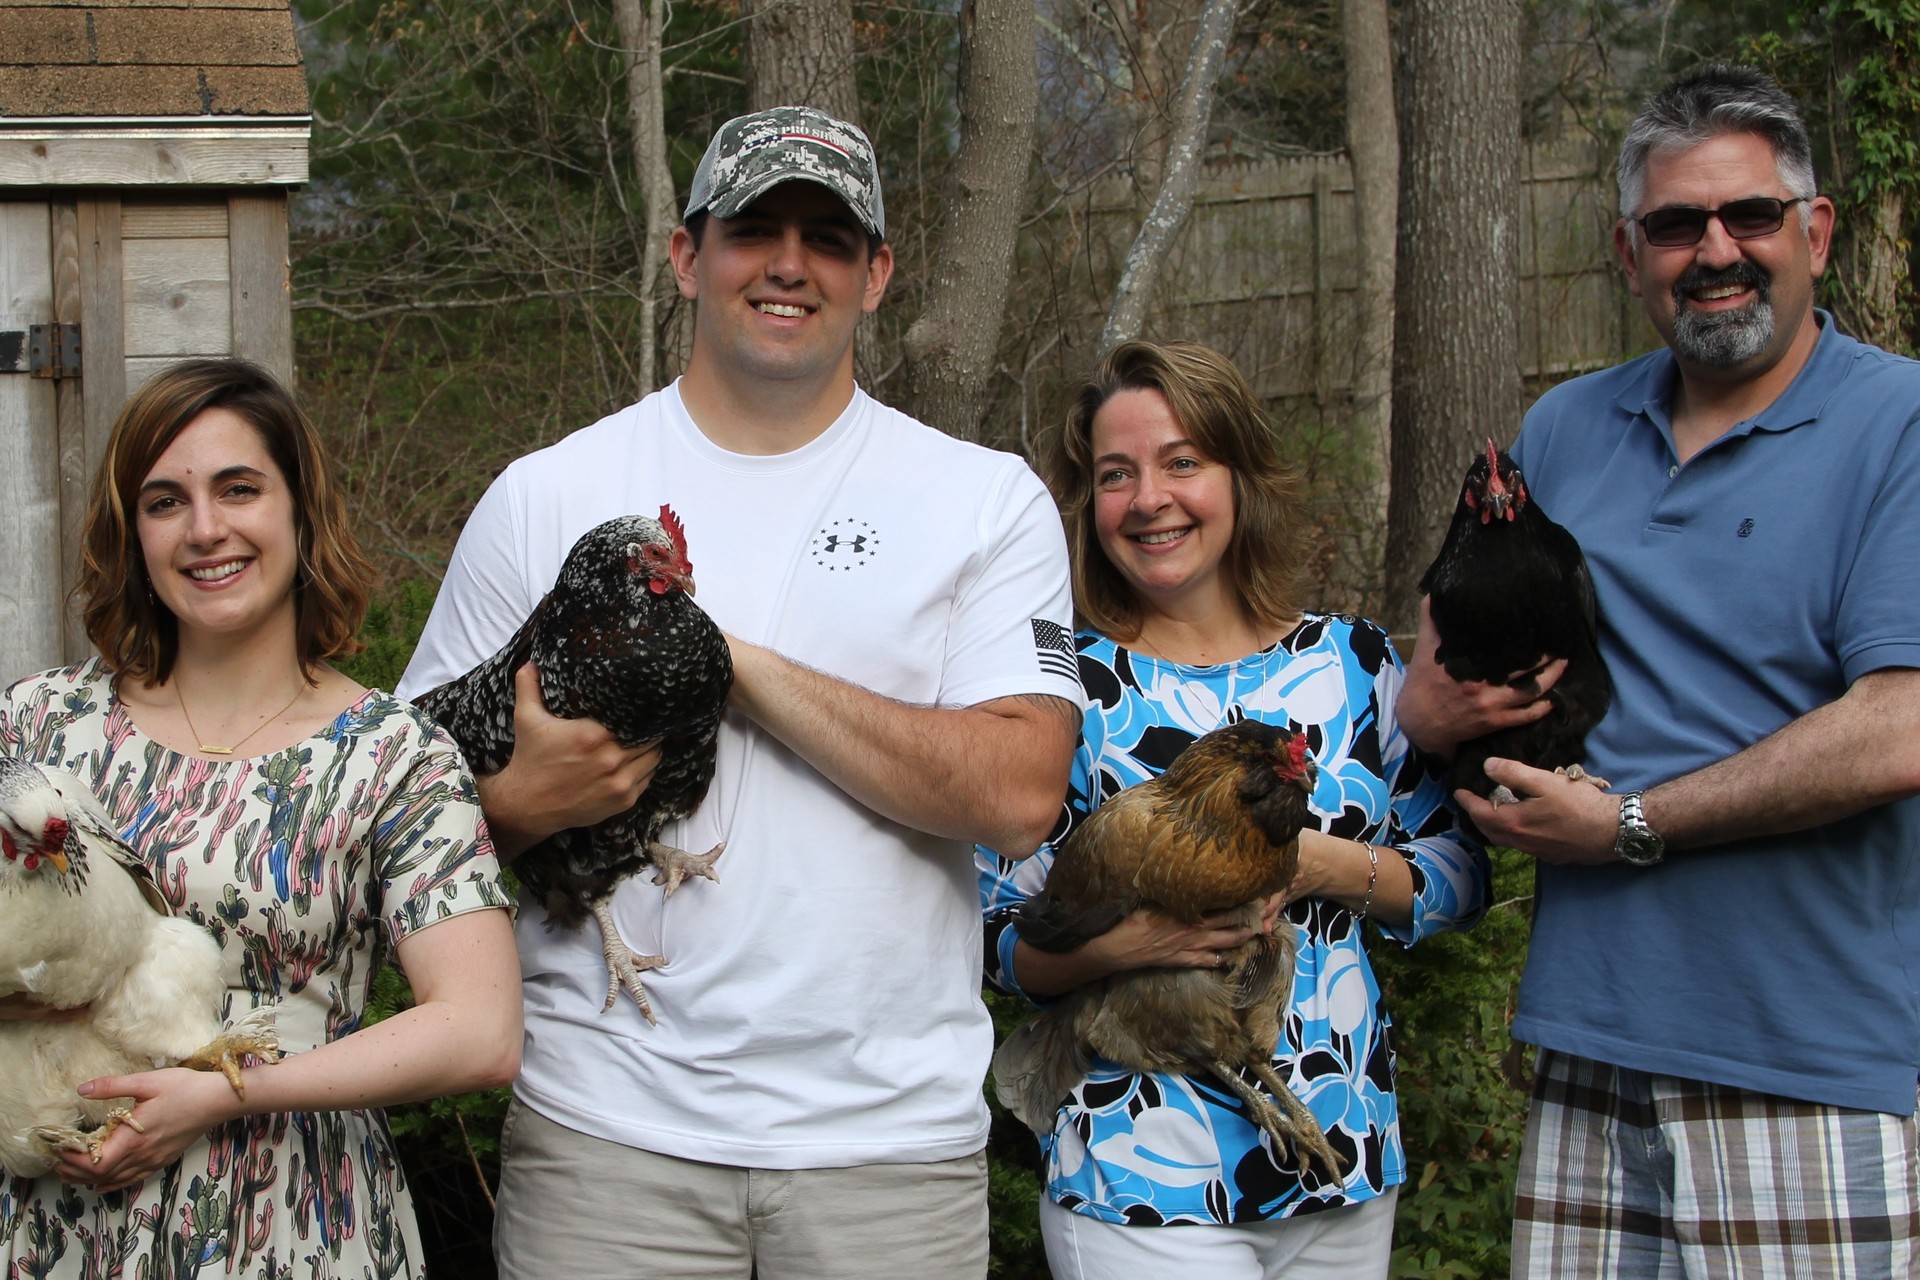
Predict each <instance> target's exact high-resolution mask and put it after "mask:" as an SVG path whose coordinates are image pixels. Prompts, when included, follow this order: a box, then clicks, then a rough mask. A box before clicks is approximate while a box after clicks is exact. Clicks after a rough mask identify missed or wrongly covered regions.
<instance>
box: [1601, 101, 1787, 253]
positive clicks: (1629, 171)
mask: <svg viewBox="0 0 1920 1280" xmlns="http://www.w3.org/2000/svg"><path fill="white" fill-rule="evenodd" d="M1727 133H1752V134H1758V135H1759V136H1760V137H1762V138H1765V139H1766V140H1767V142H1768V143H1769V144H1770V145H1771V146H1772V147H1773V158H1774V163H1775V164H1776V165H1778V166H1779V170H1780V185H1782V186H1784V187H1785V188H1786V189H1787V192H1788V194H1789V195H1792V196H1795V197H1798V198H1799V199H1802V200H1811V199H1812V198H1813V197H1814V195H1815V194H1816V193H1817V192H1818V190H1819V188H1818V187H1817V186H1816V185H1815V183H1814V180H1813V143H1812V141H1811V140H1810V139H1809V138H1808V137H1807V126H1806V124H1805V123H1804V122H1803V121H1802V120H1801V119H1800V109H1799V107H1798V106H1796V105H1795V104H1794V101H1793V99H1792V98H1790V97H1788V96H1787V94H1786V93H1785V91H1784V90H1782V89H1781V88H1780V86H1779V85H1777V84H1775V83H1774V82H1773V79H1772V78H1771V77H1769V76H1768V75H1766V74H1765V73H1764V72H1760V71H1756V70H1754V69H1753V68H1752V67H1736V66H1728V65H1726V64H1724V63H1714V64H1712V65H1709V66H1705V67H1702V68H1700V69H1699V70H1698V71H1695V72H1693V73H1692V74H1691V75H1688V76H1685V77H1683V78H1682V79H1679V80H1676V81H1674V83H1672V84H1670V85H1668V86H1667V87H1666V88H1664V89H1662V90H1660V92H1658V93H1656V94H1654V95H1653V96H1652V97H1651V98H1648V99H1647V104H1646V106H1644V107H1642V108H1641V109H1640V114H1639V116H1637V117H1636V118H1635V119H1634V122H1633V124H1632V125H1631V126H1630V127H1629V128H1628V129H1627V136H1626V137H1625V138H1624V139H1623V140H1622V141H1621V143H1620V169H1619V181H1620V216H1621V217H1623V218H1625V217H1631V216H1632V215H1633V213H1634V210H1635V209H1636V207H1637V206H1638V205H1639V203H1640V197H1641V196H1642V195H1643V194H1644V193H1645V187H1646V177H1647V157H1648V156H1650V155H1652V154H1653V152H1655V151H1656V150H1662V149H1665V148H1686V147H1696V146H1699V145H1700V144H1701V143H1703V142H1705V141H1707V139H1709V138H1714V137H1718V136H1720V135H1721V134H1727ZM1810 218H1811V212H1810V210H1809V209H1808V208H1807V206H1806V205H1801V206H1800V225H1801V227H1802V229H1804V228H1805V227H1806V226H1807V223H1808V221H1809V220H1810ZM1628 229H1629V230H1630V231H1636V232H1637V231H1638V230H1639V228H1638V227H1637V225H1634V224H1629V228H1628Z"/></svg>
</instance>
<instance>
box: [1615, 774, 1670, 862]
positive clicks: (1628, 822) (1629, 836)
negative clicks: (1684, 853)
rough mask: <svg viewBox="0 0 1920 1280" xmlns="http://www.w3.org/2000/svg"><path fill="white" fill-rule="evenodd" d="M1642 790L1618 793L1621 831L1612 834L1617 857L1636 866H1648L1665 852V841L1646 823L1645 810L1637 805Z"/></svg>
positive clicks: (1657, 860) (1664, 855)
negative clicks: (1620, 794) (1619, 794)
mask: <svg viewBox="0 0 1920 1280" xmlns="http://www.w3.org/2000/svg"><path fill="white" fill-rule="evenodd" d="M1645 794H1646V792H1644V791H1629V792H1627V794H1625V795H1623V796H1621V797H1620V834H1619V835H1617V836H1615V837H1614V838H1613V851H1614V852H1615V853H1616V854H1618V855H1620V861H1622V862H1625V863H1628V864H1629V865H1631V866H1636V867H1651V866H1653V865H1654V864H1655V863H1657V862H1659V861H1661V860H1662V859H1663V858H1665V857H1666V856H1667V842H1666V841H1665V840H1662V839H1661V838H1660V837H1659V835H1658V834H1657V833H1656V832H1655V831H1654V829H1653V828H1652V827H1650V826H1648V825H1647V815H1646V811H1645V810H1644V809H1642V808H1641V807H1640V797H1641V796H1643V795H1645Z"/></svg>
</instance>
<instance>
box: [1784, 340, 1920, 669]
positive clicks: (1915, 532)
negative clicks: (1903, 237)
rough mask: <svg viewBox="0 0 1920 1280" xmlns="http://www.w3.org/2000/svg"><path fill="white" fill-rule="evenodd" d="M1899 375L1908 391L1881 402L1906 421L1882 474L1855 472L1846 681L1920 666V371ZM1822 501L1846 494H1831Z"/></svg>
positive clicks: (1844, 602) (1838, 633)
mask: <svg viewBox="0 0 1920 1280" xmlns="http://www.w3.org/2000/svg"><path fill="white" fill-rule="evenodd" d="M1907 371H1908V372H1920V371H1916V370H1915V369H1913V368H1911V367H1909V368H1908V370H1907ZM1889 381H1892V379H1889ZM1900 381H1901V382H1902V383H1904V387H1903V389H1904V390H1905V391H1906V392H1907V393H1908V394H1907V395H1905V396H1900V397H1890V399H1889V402H1888V404H1887V405H1886V407H1887V409H1889V410H1892V411H1894V412H1904V413H1905V414H1906V415H1908V416H1907V420H1906V423H1905V426H1904V428H1903V429H1902V430H1901V431H1900V433H1899V436H1898V438H1897V439H1896V440H1895V442H1894V445H1893V448H1892V451H1891V453H1890V455H1889V456H1888V458H1887V464H1886V467H1885V469H1884V471H1883V473H1882V474H1881V475H1880V476H1879V477H1873V476H1861V477H1860V481H1861V485H1860V493H1861V495H1862V496H1863V497H1864V499H1865V500H1866V502H1867V504H1868V505H1867V512H1866V517H1865V520H1864V521H1863V523H1862V525H1861V529H1860V542H1859V546H1858V548H1857V549H1856V551H1855V552H1854V557H1853V565H1852V567H1851V569H1849V570H1848V572H1847V579H1846V583H1845V584H1844V586H1842V588H1841V591H1840V604H1839V614H1838V618H1837V621H1836V625H1835V627H1834V635H1835V640H1836V645H1837V647H1838V649H1839V655H1840V664H1841V670H1842V672H1843V673H1844V674H1845V676H1846V679H1847V682H1848V683H1849V684H1851V683H1852V682H1853V681H1855V680H1857V679H1859V678H1860V677H1861V676H1863V675H1866V674H1867V673H1868V672H1871V671H1880V670H1884V669H1885V668H1888V667H1920V591H1916V590H1915V589H1914V566H1915V565H1916V564H1920V413H1916V412H1915V410H1914V409H1913V407H1912V406H1914V405H1915V404H1916V403H1920V376H1914V377H1909V378H1905V379H1901V380H1900ZM1896 406H1897V407H1896ZM1876 479H1877V480H1878V483H1877V484H1875V483H1874V481H1875V480H1876ZM1810 497H1811V495H1810ZM1825 500H1828V501H1840V502H1845V501H1847V500H1848V499H1847V495H1845V494H1837V495H1828V497H1827V498H1826V499H1825Z"/></svg>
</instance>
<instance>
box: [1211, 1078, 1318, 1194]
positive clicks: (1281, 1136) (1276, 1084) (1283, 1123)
mask: <svg viewBox="0 0 1920 1280" xmlns="http://www.w3.org/2000/svg"><path fill="white" fill-rule="evenodd" d="M1209 1065H1210V1066H1211V1067H1212V1068H1213V1074H1214V1075H1216V1076H1218V1077H1220V1080H1221V1081H1222V1083H1224V1084H1225V1085H1226V1086H1227V1087H1228V1088H1229V1089H1232V1090H1233V1091H1234V1092H1235V1093H1236V1094H1238V1095H1239V1096H1240V1100H1241V1101H1242V1102H1244V1103H1246V1104H1247V1111H1248V1113H1249V1116H1250V1118H1251V1119H1252V1120H1253V1122H1254V1123H1255V1124H1257V1125H1259V1126H1260V1127H1261V1128H1262V1129H1264V1130H1266V1132H1267V1135H1268V1136H1269V1137H1271V1138H1272V1139H1273V1140H1274V1142H1275V1143H1284V1144H1286V1145H1287V1146H1289V1147H1292V1148H1293V1154H1294V1158H1295V1159H1296V1160H1298V1161H1299V1162H1300V1167H1301V1168H1303V1169H1304V1168H1305V1167H1306V1165H1307V1158H1308V1157H1309V1156H1311V1157H1313V1158H1314V1159H1316V1160H1318V1161H1319V1162H1320V1166H1321V1168H1323V1169H1325V1170H1326V1171H1327V1172H1328V1173H1330V1174H1332V1175H1333V1176H1334V1177H1335V1178H1339V1177H1340V1176H1341V1175H1342V1174H1343V1173H1344V1172H1345V1169H1344V1162H1343V1161H1342V1160H1341V1159H1340V1157H1339V1156H1338V1155H1335V1154H1334V1150H1333V1148H1332V1147H1331V1146H1330V1145H1328V1143H1327V1135H1326V1134H1325V1133H1324V1132H1323V1131H1322V1130H1321V1128H1320V1122H1319V1121H1318V1120H1315V1119H1314V1117H1313V1112H1311V1111H1309V1110H1307V1104H1306V1103H1304V1102H1302V1101H1300V1099H1299V1098H1297V1097H1295V1096H1294V1092H1293V1090H1292V1089H1289V1088H1288V1087H1287V1082H1286V1081H1285V1080H1282V1079H1281V1078H1280V1073H1279V1072H1277V1071H1275V1070H1274V1069H1273V1066H1272V1064H1271V1063H1265V1062H1253V1063H1250V1064H1249V1066H1250V1067H1251V1068H1252V1070H1253V1074H1254V1075H1256V1076H1258V1077H1259V1079H1260V1083H1261V1084H1264V1085H1265V1086H1267V1088H1268V1089H1269V1090H1270V1091H1271V1092H1272V1094H1273V1096H1272V1097H1268V1096H1267V1095H1266V1094H1264V1093H1261V1092H1260V1091H1259V1090H1258V1089H1256V1088H1254V1087H1253V1086H1252V1085H1250V1084H1248V1083H1247V1082H1246V1081H1245V1080H1243V1079H1242V1078H1241V1077H1240V1073H1239V1072H1238V1071H1235V1070H1234V1069H1233V1068H1232V1067H1230V1066H1228V1065H1227V1064H1226V1063H1225V1062H1221V1061H1215V1062H1213V1063H1210V1064H1209Z"/></svg>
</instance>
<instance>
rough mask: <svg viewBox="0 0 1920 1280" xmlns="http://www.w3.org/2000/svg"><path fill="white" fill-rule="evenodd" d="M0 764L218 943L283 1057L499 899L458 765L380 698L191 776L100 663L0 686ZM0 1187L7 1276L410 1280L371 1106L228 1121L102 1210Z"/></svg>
mask: <svg viewBox="0 0 1920 1280" xmlns="http://www.w3.org/2000/svg"><path fill="white" fill-rule="evenodd" d="M0 751H5V752H6V753H7V754H9V755H13V756H16V757H20V758H25V759H29V760H34V761H37V762H39V763H41V764H45V765H52V766H55V767H59V768H64V769H68V770H70V771H72V772H74V773H77V774H79V775H80V776H81V777H83V778H84V779H86V781H87V782H88V783H89V784H91V785H92V787H93V789H94V791H95V792H96V793H97V794H98V795H99V796H100V799H101V800H102V802H103V803H104V804H105V805H106V808H107V812H108V813H110V814H111V815H112V816H113V818H114V820H115V821H116V822H117V823H118V824H119V826H120V828H121V830H122V831H123V832H124V833H125V835H126V837H127V840H128V842H129V843H131V844H132V845H133V846H134V848H136V849H138V850H139V851H140V852H141V853H142V854H143V855H144V856H145V857H146V859H147V861H148V864H149V865H150V866H151V867H152V868H153V870H154V873H155V877H156V879H157V880H158V881H159V883H160V885H161V888H162V891H163V892H164V893H165V894H166V895H167V897H168V899H169V900H170V901H171V902H172V903H173V904H174V907H175V908H176V910H178V911H180V912H181V913H182V914H184V915H186V916H188V917H190V918H192V919H194V920H197V921H199V922H200V923H201V924H204V925H205V926H206V927H207V929H208V930H209V931H210V932H211V933H212V934H213V936H214V937H215V938H216V939H218V940H219V942H220V945H221V948H222V949H223V951H224V954H225V960H226V965H227V1000H228V1008H227V1010H226V1013H227V1016H228V1017H229V1018H232V1017H236V1016H238V1015H240V1014H242V1013H245V1012H246V1011H247V1010H248V1009H249V1008H252V1007H254V1006H256V1005H260V1004H272V1005H275V1006H276V1007H277V1009H278V1019H279V1032H280V1043H281V1046H282V1048H283V1050H285V1051H286V1052H289V1053H297V1052H300V1051H302V1050H305V1049H311V1048H314V1047H316V1046H318V1045H321V1044H324V1043H326V1042H328V1041H331V1040H336V1039H338V1038H339V1037H341V1036H344V1035H347V1034H349V1033H351V1032H353V1031H355V1030H356V1029H358V1028H359V1026H360V1025H361V1019H362V1015H363V1013H364V1011H365V1009H366V1004H367V999H368V995H369V993H370V991H371V988H372V984H373V977H374V974H375V973H376V972H378V970H379V968H380V965H381V962H382V961H383V960H384V959H385V958H386V956H387V955H388V954H389V953H390V951H391V949H392V947H393V946H394V944H396V943H397V942H399V941H400V940H401V939H402V938H404V937H406V936H407V935H408V934H410V933H412V932H413V931H414V930H416V929H421V928H425V927H427V926H428V925H431V924H433V923H435V922H436V921H440V920H445V919H448V918H449V917H452V916H454V915H458V914H460V913H462V912H466V911H473V910H479V909H483V908H493V907H505V906H507V903H508V899H507V896H506V894H505V892H504V891H503V890H502V888H501V886H500V883H499V867H498V865H497V863H496V862H495V859H494V855H493V849H492V845H491V844H490V842H489V841H488V839H487V837H486V835H485V833H484V830H483V828H482V827H481V823H480V806H479V801H478V796H477V793H476V792H475V790H474V785H473V779H472V777H471V775H469V773H468V772H467V768H466V766H465V764H464V763H463V762H462V760H461V758H460V755H459V752H458V751H457V750H456V749H455V748H454V747H453V745H452V743H451V742H450V741H449V740H448V739H447V737H446V735H445V734H444V733H442V732H441V731H440V729H439V728H438V727H436V726H435V725H434V724H433V723H432V721H430V720H428V719H427V718H426V717H425V716H424V715H422V714H421V713H420V712H418V711H416V710H414V709H413V708H412V707H410V706H408V705H407V704H406V703H403V702H401V701H399V700H398V699H396V698H394V697H393V695H391V694H388V693H383V692H381V691H379V690H370V691H369V692H368V693H367V694H365V695H364V696H363V697H361V698H360V700H359V701H357V702H355V703H354V704H353V705H352V706H350V707H348V708H347V709H346V710H345V711H343V712H341V713H340V715H339V716H338V717H337V718H335V720H334V721H333V723H331V724H330V725H328V726H327V727H326V728H325V729H323V730H321V731H320V732H318V733H316V734H314V735H313V736H312V737H309V738H307V739H305V740H303V741H301V742H299V743H296V744H295V745H293V746H290V747H287V748H285V749H284V750H281V751H276V752H273V753H271V754H269V755H263V756H256V757H252V758H236V759H233V760H225V761H211V760H201V759H196V758H194V757H192V756H185V755H181V754H179V753H178V752H175V751H172V750H169V749H168V748H167V747H164V746H162V745H161V744H160V743H158V742H156V741H154V740H153V739H151V738H148V737H147V736H145V735H144V734H142V733H141V732H140V730H139V729H138V728H136V727H135V726H134V724H133V721H132V720H131V719H130V718H129V717H128V716H127V714H126V712H125V710H124V709H123V708H122V707H121V705H120V703H119V702H118V701H117V700H116V699H115V697H114V696H113V692H112V688H111V684H110V677H109V674H108V672H107V671H106V669H105V668H104V667H102V666H101V665H100V664H99V663H98V662H97V661H94V662H89V663H85V664H82V665H80V666H77V667H71V668H68V669H66V670H61V671H51V672H47V673H45V674H43V675H39V676H34V677H30V678H28V679H26V680H23V681H21V682H20V683H19V684H16V685H15V686H13V688H11V689H10V690H8V692H7V695H6V698H5V701H4V702H3V703H0ZM76 1083H77V1082H76ZM0 1178H3V1179H4V1180H3V1181H0V1280H42V1278H43V1277H59V1278H62V1280H66V1278H72V1280H190V1278H191V1277H208V1278H209V1280H210V1278H211V1277H215V1276H221V1277H226V1276H236V1277H245V1278H246V1280H292V1278H293V1277H300V1278H301V1280H308V1278H310V1277H348V1276H351V1277H353V1278H354V1280H393V1278H394V1277H416V1276H420V1275H422V1274H423V1273H424V1267H423V1260H422V1257H421V1248H420V1238H419V1233H418V1230H417V1228H416V1226H415V1223H414V1216H413V1205H412V1201H411V1199H410V1198H409V1196H408V1194H407V1185H406V1179H405V1176H404V1175H403V1174H402V1172H401V1170H400V1166H399V1163H398V1161H397V1159H396V1158H395V1154H394V1148H393V1139H392V1136H391V1134H390V1133H389V1132H388V1129H387V1124H386V1120H385V1118H384V1116H383V1115H382V1114H381V1113H380V1112H379V1111H377V1110H374V1111H327V1112H293V1113H286V1112H282V1113H278V1114H273V1115H260V1116H248V1117H243V1118H241V1119H239V1120H235V1121H232V1122H230V1123H228V1124H225V1125H223V1126H221V1127H220V1128H217V1129H215V1130H213V1131H212V1132H211V1133H210V1134H209V1135H208V1136H207V1137H205V1138H202V1139H201V1140H200V1142H198V1143H197V1144H195V1145H194V1146H193V1147H191V1148H189V1149H188V1151H187V1152H186V1154H185V1155H184V1156H183V1157H181V1159H180V1160H179V1161H178V1162H177V1163H175V1164H173V1165H172V1166H170V1167H169V1168H167V1169H165V1170H163V1171H161V1172H160V1173H158V1174H155V1175H154V1176H153V1177H150V1178H148V1179H147V1180H146V1181H145V1182H143V1183H141V1184H139V1185H138V1186H135V1187H132V1188H129V1189H127V1190H125V1191H118V1192H112V1193H110V1194H107V1195H97V1194H95V1193H93V1192H91V1191H89V1190H86V1189H84V1188H79V1187H71V1186H67V1185H65V1184H63V1183H61V1182H60V1181H58V1180H57V1179H55V1178H53V1177H51V1176H48V1177H44V1178H40V1179H37V1180H34V1179H25V1178H17V1177H11V1176H7V1175H4V1174H0Z"/></svg>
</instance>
